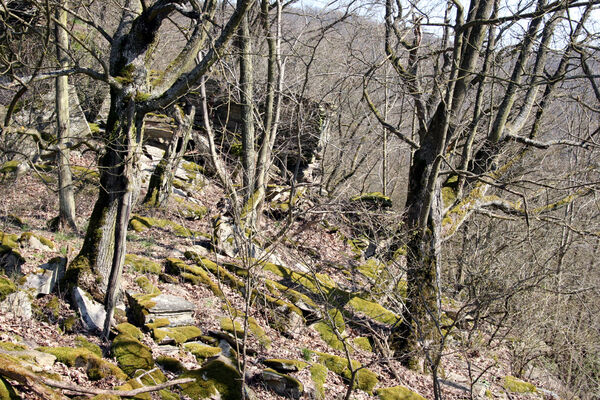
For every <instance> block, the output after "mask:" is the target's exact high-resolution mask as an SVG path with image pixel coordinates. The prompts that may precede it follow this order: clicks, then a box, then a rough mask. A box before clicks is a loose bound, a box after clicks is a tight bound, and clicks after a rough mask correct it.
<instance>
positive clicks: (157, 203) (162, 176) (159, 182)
mask: <svg viewBox="0 0 600 400" xmlns="http://www.w3.org/2000/svg"><path fill="white" fill-rule="evenodd" d="M173 114H174V118H175V121H176V122H177V129H176V130H175V132H173V136H172V137H171V141H170V142H169V146H168V147H167V150H166V151H165V154H164V155H163V158H162V160H160V162H159V163H158V165H157V166H156V168H155V169H154V171H153V172H152V176H151V177H150V184H149V186H148V192H147V193H146V197H145V198H144V202H143V203H144V204H145V205H148V206H152V207H162V206H165V205H166V204H167V201H168V200H169V196H170V195H171V189H172V186H173V178H174V177H175V171H177V168H178V167H179V163H180V161H181V159H182V157H183V155H184V153H185V150H186V148H187V144H188V141H189V140H190V135H191V133H192V126H193V124H194V116H195V114H196V108H195V107H194V106H192V105H191V104H189V103H188V104H186V105H185V107H184V108H183V109H182V108H180V107H177V106H176V107H175V108H174V111H173Z"/></svg>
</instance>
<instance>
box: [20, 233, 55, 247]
mask: <svg viewBox="0 0 600 400" xmlns="http://www.w3.org/2000/svg"><path fill="white" fill-rule="evenodd" d="M32 238H35V240H38V241H39V242H40V243H41V244H42V245H44V246H46V247H48V248H49V249H50V250H54V248H55V245H54V242H53V241H52V240H50V239H47V238H45V237H43V236H41V235H36V234H35V233H33V232H23V233H22V234H21V236H20V237H19V243H30V242H31V240H32Z"/></svg>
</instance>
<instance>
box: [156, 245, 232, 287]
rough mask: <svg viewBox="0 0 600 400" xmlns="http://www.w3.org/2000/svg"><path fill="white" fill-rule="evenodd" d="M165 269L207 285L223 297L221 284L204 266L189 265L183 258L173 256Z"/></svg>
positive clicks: (188, 279)
mask: <svg viewBox="0 0 600 400" xmlns="http://www.w3.org/2000/svg"><path fill="white" fill-rule="evenodd" d="M190 253H191V252H190ZM165 271H166V272H167V273H168V274H172V275H180V276H181V277H182V278H183V279H185V280H187V281H189V282H191V283H193V284H194V285H206V286H208V288H209V289H210V290H211V291H212V292H213V293H214V294H215V295H216V296H218V297H221V298H222V297H223V296H224V294H223V292H222V291H221V289H220V288H219V285H218V284H217V283H216V282H215V281H214V280H213V278H212V277H211V275H210V274H209V273H208V272H207V271H206V270H205V269H204V268H202V267H198V266H195V265H188V264H186V263H185V262H184V261H183V260H180V259H178V258H174V257H171V258H167V260H166V263H165Z"/></svg>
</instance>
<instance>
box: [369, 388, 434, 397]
mask: <svg viewBox="0 0 600 400" xmlns="http://www.w3.org/2000/svg"><path fill="white" fill-rule="evenodd" d="M375 393H376V394H377V396H378V397H379V398H380V399H381V400H425V398H424V397H423V396H421V395H420V394H418V393H415V392H413V391H412V390H410V389H408V388H405V387H404V386H394V387H389V388H381V389H377V390H376V391H375Z"/></svg>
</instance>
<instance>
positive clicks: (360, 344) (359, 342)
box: [352, 337, 373, 352]
mask: <svg viewBox="0 0 600 400" xmlns="http://www.w3.org/2000/svg"><path fill="white" fill-rule="evenodd" d="M352 343H354V346H356V347H357V348H359V349H361V350H364V351H368V352H372V351H373V345H372V344H371V340H370V339H369V338H368V337H357V338H355V339H354V340H353V341H352Z"/></svg>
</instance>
